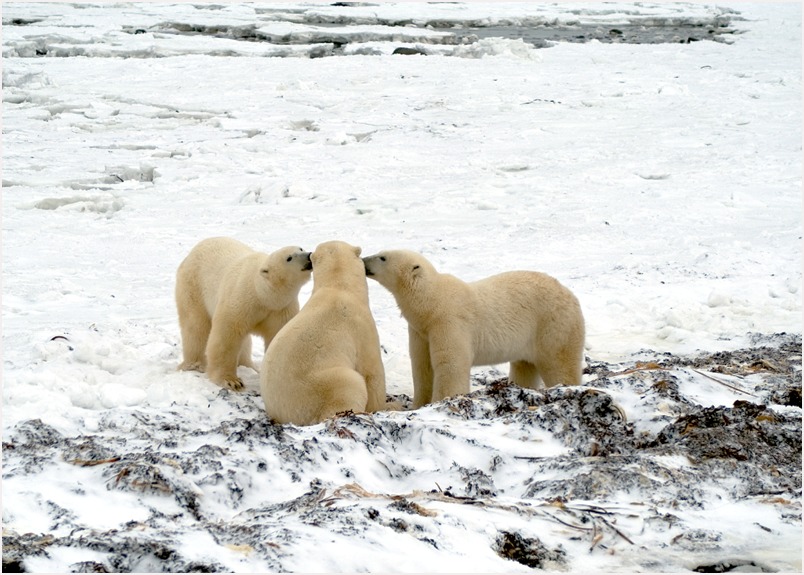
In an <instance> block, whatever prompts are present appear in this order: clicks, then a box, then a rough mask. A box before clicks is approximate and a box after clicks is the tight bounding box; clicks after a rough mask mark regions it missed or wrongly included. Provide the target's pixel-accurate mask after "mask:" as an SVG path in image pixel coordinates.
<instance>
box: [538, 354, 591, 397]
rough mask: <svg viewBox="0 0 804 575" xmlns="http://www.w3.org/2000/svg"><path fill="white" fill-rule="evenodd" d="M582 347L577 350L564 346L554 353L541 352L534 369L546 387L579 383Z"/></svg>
mask: <svg viewBox="0 0 804 575" xmlns="http://www.w3.org/2000/svg"><path fill="white" fill-rule="evenodd" d="M582 366H583V347H581V348H580V349H579V350H574V349H569V348H564V349H561V350H559V351H557V352H555V353H550V354H543V355H542V358H540V359H539V360H537V365H536V369H537V370H538V373H539V377H540V378H541V379H542V381H544V385H545V386H546V387H555V386H556V385H580V384H581V380H582V376H583V367H582Z"/></svg>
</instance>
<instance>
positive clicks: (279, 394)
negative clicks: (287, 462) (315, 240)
mask: <svg viewBox="0 0 804 575" xmlns="http://www.w3.org/2000/svg"><path fill="white" fill-rule="evenodd" d="M311 259H312V262H313V292H312V294H311V296H310V299H309V300H308V301H307V303H306V304H305V305H304V307H303V308H302V309H301V311H300V312H299V314H298V315H297V316H296V317H294V318H293V319H292V320H291V321H289V322H288V324H287V325H286V326H285V328H284V329H283V330H282V331H281V332H280V333H279V335H277V336H276V338H275V339H274V341H273V342H272V343H271V345H270V346H268V349H267V351H266V353H265V359H264V360H263V366H262V370H261V374H260V390H261V392H262V398H263V401H264V402H265V410H266V412H267V413H268V415H269V417H271V419H273V420H275V421H277V422H279V423H294V424H296V425H311V424H314V423H318V422H320V421H323V420H325V419H328V418H330V417H333V416H335V415H336V414H338V413H341V412H345V411H353V412H363V411H377V410H380V409H383V408H385V406H386V402H385V370H384V369H383V364H382V358H381V352H380V338H379V336H378V334H377V326H376V324H375V323H374V317H373V316H372V315H371V310H370V309H369V299H368V286H367V284H366V276H365V271H364V267H363V261H362V260H361V259H360V248H359V247H354V246H350V245H349V244H347V243H344V242H338V241H332V242H325V243H323V244H321V245H319V246H318V247H316V249H315V251H314V252H313V254H312V256H311Z"/></svg>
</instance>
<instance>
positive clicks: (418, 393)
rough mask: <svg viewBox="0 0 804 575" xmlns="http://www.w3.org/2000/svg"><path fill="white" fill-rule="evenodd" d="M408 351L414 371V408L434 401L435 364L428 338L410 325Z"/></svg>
mask: <svg viewBox="0 0 804 575" xmlns="http://www.w3.org/2000/svg"><path fill="white" fill-rule="evenodd" d="M408 352H409V354H410V367H411V370H412V371H413V409H418V408H420V407H422V406H424V405H427V404H428V403H430V402H431V401H433V366H432V363H430V344H429V343H428V342H427V339H426V338H425V337H423V336H422V335H420V334H419V333H417V332H415V331H414V330H413V329H412V328H411V327H408Z"/></svg>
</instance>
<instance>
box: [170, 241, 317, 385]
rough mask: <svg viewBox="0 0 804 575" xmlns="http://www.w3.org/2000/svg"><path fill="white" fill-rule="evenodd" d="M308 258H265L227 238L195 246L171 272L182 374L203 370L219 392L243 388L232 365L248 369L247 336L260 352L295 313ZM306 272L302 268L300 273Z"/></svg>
mask: <svg viewBox="0 0 804 575" xmlns="http://www.w3.org/2000/svg"><path fill="white" fill-rule="evenodd" d="M309 256H310V254H309V253H308V252H304V251H303V250H302V249H301V248H297V247H285V248H281V249H279V250H277V251H275V252H273V253H271V254H265V253H261V252H257V251H254V250H252V249H251V248H250V247H248V246H247V245H245V244H243V243H241V242H239V241H237V240H234V239H232V238H208V239H205V240H202V241H201V242H199V243H198V244H197V245H196V246H195V247H194V248H193V249H192V250H191V251H190V253H189V254H188V255H187V257H186V258H185V259H184V261H182V263H181V264H180V265H179V269H178V271H177V273H176V307H177V308H178V312H179V326H180V328H181V339H182V352H183V355H184V361H182V363H181V365H179V369H182V370H198V371H206V373H207V376H208V377H209V378H210V379H211V380H212V381H214V382H215V383H217V384H218V385H220V386H222V387H228V388H230V389H234V390H241V389H243V382H242V381H241V380H240V378H239V377H238V376H237V366H238V365H244V366H246V367H251V368H254V365H253V363H252V361H251V335H250V334H252V333H254V334H257V335H260V336H262V338H263V340H264V343H265V347H268V344H269V343H270V342H271V340H272V339H273V338H274V336H275V335H276V333H277V332H278V331H279V330H280V329H281V328H282V326H283V325H285V323H287V322H288V320H290V319H291V318H292V317H293V316H295V315H296V313H298V311H299V290H300V289H301V287H302V286H303V285H304V284H305V283H306V282H307V281H308V280H309V279H310V273H311V272H310V270H309V266H310V262H309ZM305 268H308V269H305Z"/></svg>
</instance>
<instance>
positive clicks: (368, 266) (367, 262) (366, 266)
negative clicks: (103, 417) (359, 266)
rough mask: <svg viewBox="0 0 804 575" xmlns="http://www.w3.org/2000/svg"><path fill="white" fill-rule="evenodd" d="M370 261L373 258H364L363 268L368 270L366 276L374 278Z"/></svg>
mask: <svg viewBox="0 0 804 575" xmlns="http://www.w3.org/2000/svg"><path fill="white" fill-rule="evenodd" d="M369 259H371V258H363V267H364V268H366V275H367V276H373V275H374V272H373V271H371V266H370V264H369Z"/></svg>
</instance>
